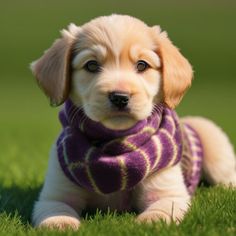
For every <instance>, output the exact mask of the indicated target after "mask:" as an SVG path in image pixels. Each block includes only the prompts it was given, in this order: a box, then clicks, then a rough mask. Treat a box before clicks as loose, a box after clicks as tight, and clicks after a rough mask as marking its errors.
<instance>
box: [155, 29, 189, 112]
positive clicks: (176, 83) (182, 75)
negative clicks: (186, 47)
mask: <svg viewBox="0 0 236 236" xmlns="http://www.w3.org/2000/svg"><path fill="white" fill-rule="evenodd" d="M153 30H154V31H155V39H156V42H157V52H158V54H159V56H160V57H161V61H162V77H163V96H164V102H165V103H166V104H167V105H168V106H169V107H170V108H175V107H176V106H177V105H178V104H179V102H180V101H181V99H182V97H183V95H184V93H185V92H186V91H187V89H188V88H189V87H190V85H191V81H192V77H193V70H192V67H191V65H190V63H189V62H188V60H187V59H186V58H185V57H184V56H183V55H182V54H181V53H180V52H179V50H178V48H176V47H175V46H174V45H173V44H172V42H171V41H170V40H169V38H168V36H167V33H166V32H161V30H160V27H158V26H154V27H153Z"/></svg>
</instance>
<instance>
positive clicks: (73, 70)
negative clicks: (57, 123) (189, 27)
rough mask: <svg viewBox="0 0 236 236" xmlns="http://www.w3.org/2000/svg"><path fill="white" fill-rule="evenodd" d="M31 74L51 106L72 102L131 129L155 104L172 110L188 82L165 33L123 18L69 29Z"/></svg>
mask: <svg viewBox="0 0 236 236" xmlns="http://www.w3.org/2000/svg"><path fill="white" fill-rule="evenodd" d="M32 70H33V73H34V75H35V76H36V79H37V81H38V83H39V85H40V87H41V88H42V89H43V90H44V92H45V93H46V95H47V96H48V97H49V98H50V100H51V103H52V104H54V105H59V104H62V103H63V102H64V101H65V100H66V99H67V98H69V97H70V98H71V100H72V101H73V102H74V103H75V104H76V105H78V106H82V107H83V109H84V111H85V113H86V115H87V116H88V117H89V118H91V119H92V120H94V121H98V122H101V123H102V124H103V125H105V126H107V127H109V128H113V129H116V128H119V129H125V128H129V127H130V126H132V125H134V124H135V123H136V122H137V121H138V120H142V119H144V118H146V117H148V116H149V115H150V114H151V112H152V109H153V107H154V106H155V105H156V104H158V103H161V102H163V103H165V104H166V105H167V106H169V107H171V108H175V107H176V106H177V105H178V103H179V102H180V100H181V98H182V96H183V95H184V93H185V91H186V90H187V88H188V87H189V86H190V84H191V79H192V69H191V66H190V64H189V63H188V61H187V60H186V59H185V58H184V57H183V56H182V55H181V53H180V52H179V51H178V49H177V48H176V47H175V46H174V45H173V44H172V43H171V41H170V40H169V39H168V37H167V34H166V33H165V32H161V31H160V28H159V27H157V26H154V27H148V26H147V25H146V24H144V23H143V22H142V21H140V20H138V19H135V18H133V17H130V16H121V15H111V16H107V17H99V18H96V19H95V20H92V21H90V22H89V23H87V24H85V25H83V26H82V27H77V26H75V25H70V26H69V28H68V30H63V31H62V37H61V38H60V39H58V40H57V41H56V42H55V43H54V44H53V45H52V47H51V48H50V49H48V50H47V51H46V52H45V54H44V55H43V56H42V57H41V58H40V59H39V60H37V61H36V62H34V63H33V64H32Z"/></svg>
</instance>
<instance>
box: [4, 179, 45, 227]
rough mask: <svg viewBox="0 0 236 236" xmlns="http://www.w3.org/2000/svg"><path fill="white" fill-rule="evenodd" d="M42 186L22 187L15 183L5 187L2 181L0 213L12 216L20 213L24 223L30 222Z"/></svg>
mask: <svg viewBox="0 0 236 236" xmlns="http://www.w3.org/2000/svg"><path fill="white" fill-rule="evenodd" d="M40 189H41V186H38V187H35V188H32V187H28V188H26V187H25V188H21V187H19V186H16V185H13V186H11V187H4V186H2V185H1V183H0V214H1V213H6V214H7V215H9V216H10V217H14V215H16V214H17V215H19V216H20V218H21V220H22V223H24V224H25V223H30V221H31V213H32V209H33V204H34V202H35V200H36V199H37V197H38V194H39V191H40Z"/></svg>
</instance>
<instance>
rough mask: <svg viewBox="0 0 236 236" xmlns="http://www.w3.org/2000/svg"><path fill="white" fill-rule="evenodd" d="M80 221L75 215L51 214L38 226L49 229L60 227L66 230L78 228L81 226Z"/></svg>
mask: <svg viewBox="0 0 236 236" xmlns="http://www.w3.org/2000/svg"><path fill="white" fill-rule="evenodd" d="M79 225H80V222H79V220H78V219H76V218H75V217H71V216H51V217H48V218H46V219H44V220H43V221H42V222H40V223H39V225H38V226H37V227H40V228H42V227H43V228H48V229H58V230H60V231H64V230H66V229H72V230H77V229H78V228H79Z"/></svg>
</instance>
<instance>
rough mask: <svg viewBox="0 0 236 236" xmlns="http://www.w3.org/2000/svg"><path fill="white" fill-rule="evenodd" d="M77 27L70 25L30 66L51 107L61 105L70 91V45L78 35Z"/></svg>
mask: <svg viewBox="0 0 236 236" xmlns="http://www.w3.org/2000/svg"><path fill="white" fill-rule="evenodd" d="M79 29H80V28H79V27H77V26H76V25H74V24H70V25H69V27H68V30H63V31H62V32H61V34H62V37H61V38H60V39H57V40H56V41H55V42H54V43H53V45H52V46H51V48H49V49H48V50H47V51H46V52H45V53H44V55H43V56H42V57H41V58H39V59H38V60H37V61H34V62H33V63H32V64H31V70H32V72H33V74H34V76H35V77H36V80H37V82H38V84H39V86H40V87H41V88H42V90H43V91H44V93H45V94H46V95H47V96H48V97H49V98H50V102H51V105H53V106H58V105H60V104H62V103H63V102H64V101H65V100H66V99H67V97H68V95H69V90H70V59H71V53H72V45H73V43H74V41H75V38H76V36H77V34H78V33H79Z"/></svg>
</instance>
